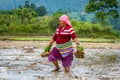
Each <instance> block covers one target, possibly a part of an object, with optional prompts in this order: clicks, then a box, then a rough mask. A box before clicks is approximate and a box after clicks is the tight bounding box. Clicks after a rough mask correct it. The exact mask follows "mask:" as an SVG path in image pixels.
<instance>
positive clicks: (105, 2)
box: [85, 0, 119, 25]
mask: <svg viewBox="0 0 120 80" xmlns="http://www.w3.org/2000/svg"><path fill="white" fill-rule="evenodd" d="M118 7H119V3H118V1H117V0H89V3H88V4H87V5H86V6H85V11H86V12H87V13H93V12H95V16H96V18H97V19H99V20H100V21H101V23H102V25H104V22H105V19H106V18H107V17H109V18H113V19H117V18H118V17H119V14H118V11H117V8H118Z"/></svg>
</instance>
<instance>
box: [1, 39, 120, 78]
mask: <svg viewBox="0 0 120 80" xmlns="http://www.w3.org/2000/svg"><path fill="white" fill-rule="evenodd" d="M47 44H48V42H47V41H42V42H41V41H0V80H120V43H81V45H82V46H84V47H85V50H84V52H85V58H84V59H77V58H75V56H74V60H73V63H72V66H71V72H70V73H64V68H63V67H62V64H61V62H60V61H59V65H60V68H61V70H60V72H51V70H52V69H54V66H53V64H52V63H51V62H49V61H48V59H47V58H42V57H41V56H40V54H41V53H42V52H43V51H44V47H45V46H46V45H47ZM73 44H74V43H73ZM74 46H75V44H74Z"/></svg>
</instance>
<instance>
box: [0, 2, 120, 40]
mask: <svg viewBox="0 0 120 80" xmlns="http://www.w3.org/2000/svg"><path fill="white" fill-rule="evenodd" d="M62 14H68V15H69V13H68V12H65V11H63V12H60V11H59V12H56V13H54V14H53V15H52V16H48V15H47V12H46V9H45V7H44V6H39V7H36V5H35V4H33V3H31V4H29V1H27V2H25V5H24V8H23V7H21V6H19V8H17V9H15V10H11V11H4V10H0V35H1V36H52V35H53V34H54V32H55V30H56V28H57V26H58V25H59V17H60V16H61V15H62ZM106 19H107V18H106ZM70 20H71V24H72V26H73V28H74V29H75V31H76V33H77V36H78V37H79V38H90V39H92V38H102V39H108V41H109V39H117V38H120V31H119V30H118V31H116V30H114V29H113V26H112V25H110V24H106V25H104V26H103V25H101V22H96V23H91V22H87V21H86V22H82V21H78V20H74V19H72V18H71V19H70ZM2 39H3V38H2ZM7 39H10V38H7ZM10 40H12V39H10ZM13 40H19V39H16V38H14V39H13ZM20 40H22V39H20ZM23 40H29V39H25V38H23ZM32 40H34V39H32ZM35 40H39V39H35ZM87 40H88V39H87ZM112 41H113V40H112ZM112 41H110V42H112ZM95 42H99V40H98V41H95ZM113 42H114V41H113Z"/></svg>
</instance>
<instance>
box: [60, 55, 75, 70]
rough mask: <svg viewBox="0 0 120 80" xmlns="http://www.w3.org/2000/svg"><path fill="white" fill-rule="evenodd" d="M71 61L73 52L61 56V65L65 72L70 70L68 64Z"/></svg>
mask: <svg viewBox="0 0 120 80" xmlns="http://www.w3.org/2000/svg"><path fill="white" fill-rule="evenodd" d="M72 61H73V53H71V54H69V55H68V56H67V57H65V58H63V60H62V65H63V67H64V70H65V72H70V66H71V64H72Z"/></svg>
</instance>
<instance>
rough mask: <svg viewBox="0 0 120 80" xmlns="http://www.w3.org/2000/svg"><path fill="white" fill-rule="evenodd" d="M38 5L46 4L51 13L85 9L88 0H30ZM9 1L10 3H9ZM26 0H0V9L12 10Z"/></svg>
mask: <svg viewBox="0 0 120 80" xmlns="http://www.w3.org/2000/svg"><path fill="white" fill-rule="evenodd" d="M29 2H30V3H34V4H36V5H37V6H41V5H43V6H45V7H46V9H47V11H48V12H49V13H52V12H55V11H57V10H67V11H72V12H79V11H81V10H84V7H85V5H86V4H87V2H88V0H29ZM8 3H9V4H8ZM24 3H25V0H0V10H11V9H15V8H17V7H18V6H19V5H22V6H23V5H24Z"/></svg>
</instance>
